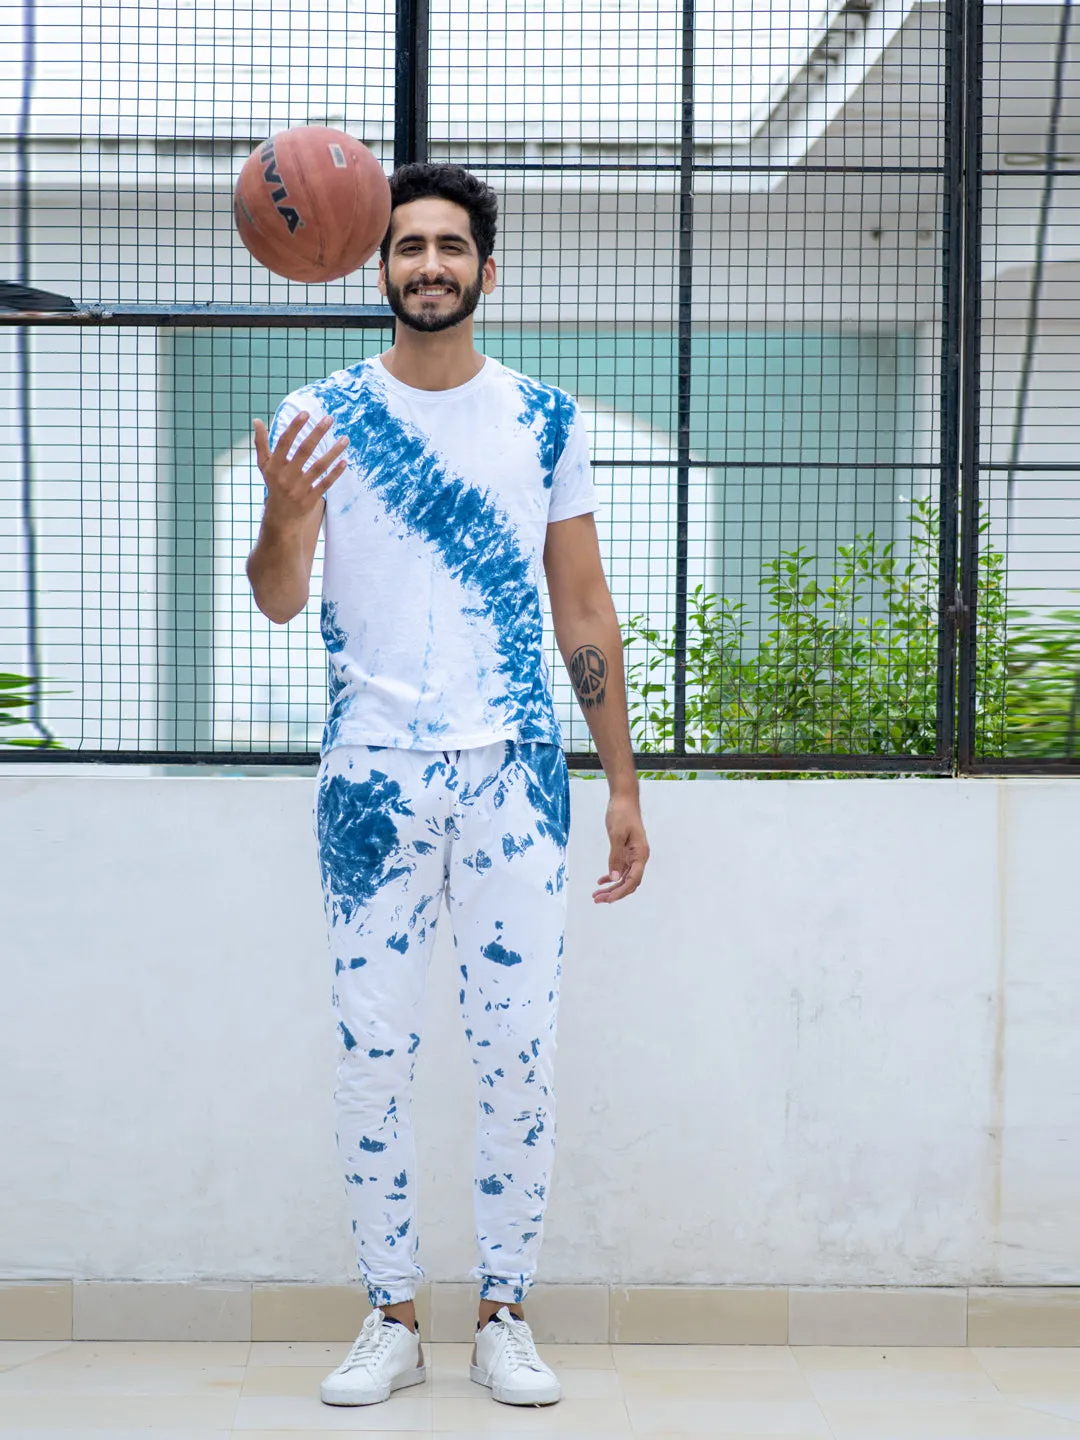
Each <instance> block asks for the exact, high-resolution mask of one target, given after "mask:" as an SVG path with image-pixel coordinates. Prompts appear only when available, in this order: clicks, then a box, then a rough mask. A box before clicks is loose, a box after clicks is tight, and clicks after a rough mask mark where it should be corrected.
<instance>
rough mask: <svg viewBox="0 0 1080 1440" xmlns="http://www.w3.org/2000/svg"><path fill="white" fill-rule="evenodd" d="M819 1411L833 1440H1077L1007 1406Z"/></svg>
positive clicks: (1063, 1426) (828, 1407)
mask: <svg viewBox="0 0 1080 1440" xmlns="http://www.w3.org/2000/svg"><path fill="white" fill-rule="evenodd" d="M822 1409H823V1410H824V1412H825V1415H826V1417H827V1419H828V1421H829V1423H830V1425H831V1426H832V1428H833V1433H834V1435H835V1436H836V1440H1080V1423H1074V1422H1072V1421H1069V1420H1065V1419H1062V1418H1060V1417H1058V1416H1055V1415H1047V1414H1045V1413H1042V1412H1040V1411H1037V1410H1031V1409H1027V1408H1025V1407H1023V1406H1020V1405H1011V1404H1009V1403H1008V1402H1007V1401H1003V1402H1001V1403H994V1402H989V1403H987V1402H976V1403H973V1404H966V1403H959V1404H942V1405H933V1404H915V1403H908V1402H904V1401H895V1400H888V1401H884V1402H877V1403H869V1402H857V1401H835V1402H833V1403H831V1404H825V1405H823V1406H822Z"/></svg>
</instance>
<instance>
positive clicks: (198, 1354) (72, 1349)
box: [42, 1340, 251, 1370]
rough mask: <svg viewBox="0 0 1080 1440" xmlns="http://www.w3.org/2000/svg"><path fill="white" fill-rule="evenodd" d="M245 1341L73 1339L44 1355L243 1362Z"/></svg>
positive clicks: (68, 1361) (57, 1359) (63, 1360)
mask: <svg viewBox="0 0 1080 1440" xmlns="http://www.w3.org/2000/svg"><path fill="white" fill-rule="evenodd" d="M250 1349H251V1346H250V1344H249V1342H248V1341H247V1340H225V1341H215V1340H75V1341H72V1342H71V1343H70V1344H68V1345H66V1346H64V1348H63V1349H62V1350H58V1351H56V1352H55V1353H53V1354H51V1355H49V1356H47V1357H45V1358H44V1360H43V1361H42V1363H44V1364H49V1365H74V1366H87V1365H98V1364H101V1363H105V1364H109V1365H143V1364H145V1365H176V1366H182V1367H188V1368H190V1369H195V1370H198V1369H202V1368H203V1367H206V1366H214V1365H246V1364H247V1358H248V1351H249V1350H250Z"/></svg>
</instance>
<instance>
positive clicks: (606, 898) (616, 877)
mask: <svg viewBox="0 0 1080 1440" xmlns="http://www.w3.org/2000/svg"><path fill="white" fill-rule="evenodd" d="M644 873H645V861H644V860H641V859H636V860H631V861H630V862H629V864H628V865H627V866H626V869H625V870H616V869H613V870H612V871H611V873H610V874H608V875H601V876H600V879H599V882H598V883H599V885H600V889H599V890H594V891H593V897H592V898H593V899H594V900H595V902H596V903H597V905H611V904H613V903H614V902H615V901H616V900H624V899H625V898H626V896H627V895H632V894H633V893H634V891H635V890H636V889H637V888H638V886H639V885H640V884H641V879H642V876H643V875H644Z"/></svg>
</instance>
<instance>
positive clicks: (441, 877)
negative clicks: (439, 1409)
mask: <svg viewBox="0 0 1080 1440" xmlns="http://www.w3.org/2000/svg"><path fill="white" fill-rule="evenodd" d="M316 825H317V831H318V837H319V854H320V862H321V867H322V876H323V892H324V896H325V901H326V914H327V921H328V925H329V931H330V947H331V958H332V960H333V963H334V971H335V979H334V989H333V1004H334V1011H335V1015H336V1018H337V1021H338V1035H339V1038H340V1042H341V1053H340V1060H339V1064H338V1072H337V1088H336V1091H335V1099H336V1106H337V1138H338V1151H339V1155H340V1158H341V1160H342V1162H343V1164H344V1168H345V1180H346V1187H347V1192H348V1196H349V1206H350V1212H351V1218H352V1228H353V1234H354V1237H355V1241H356V1250H357V1260H358V1264H359V1268H360V1273H361V1275H362V1276H363V1277H364V1279H365V1281H366V1282H367V1287H368V1294H369V1297H370V1300H371V1303H372V1305H392V1304H396V1303H399V1302H401V1301H404V1300H409V1299H411V1298H412V1296H413V1294H414V1292H415V1290H416V1285H417V1282H418V1281H419V1280H420V1279H421V1278H422V1277H423V1273H424V1272H423V1271H422V1270H421V1268H420V1266H419V1265H418V1264H417V1261H416V1244H417V1234H416V1215H415V1208H414V1197H415V1181H416V1156H415V1148H414V1143H413V1130H412V1118H411V1091H412V1079H413V1070H414V1065H415V1059H416V1051H417V1048H418V1046H419V1044H420V1033H421V1023H420V1018H419V1017H420V1014H421V1007H422V1002H423V996H424V990H425V984H426V979H427V969H428V960H429V958H430V954H431V947H432V944H433V942H434V938H435V922H436V918H437V915H438V911H439V907H440V901H441V898H442V896H443V894H444V892H445V894H446V898H447V904H448V908H449V914H450V920H451V924H452V926H453V931H454V943H455V946H456V949H457V957H456V958H457V960H458V961H459V962H460V967H461V992H460V1001H461V1009H462V1015H463V1018H464V1022H465V1035H466V1038H467V1039H468V1042H469V1047H470V1051H471V1054H472V1058H473V1064H474V1065H475V1067H476V1076H477V1082H478V1092H479V1093H478V1100H479V1113H478V1133H477V1149H476V1171H475V1179H474V1198H475V1212H476V1234H477V1244H478V1248H479V1253H480V1263H479V1265H478V1266H477V1268H476V1270H475V1271H474V1272H473V1273H474V1275H475V1277H476V1278H477V1279H479V1280H480V1282H481V1294H482V1296H483V1297H484V1298H487V1299H492V1300H506V1301H519V1300H521V1299H522V1298H523V1297H524V1295H525V1292H526V1291H527V1290H528V1289H529V1287H530V1285H531V1283H532V1277H533V1274H534V1271H535V1269H536V1261H537V1256H538V1252H539V1248H540V1242H541V1238H542V1233H543V1224H544V1209H545V1204H546V1199H547V1189H548V1182H549V1176H550V1171H551V1165H552V1160H553V1158H554V1148H555V1099H554V1092H553V1086H552V1068H553V1062H554V1052H555V1018H556V1011H557V1008H558V1001H559V976H560V973H561V964H560V958H561V956H562V949H563V926H564V920H565V913H566V841H567V831H568V828H569V784H568V779H567V771H566V762H565V759H564V758H563V753H562V750H561V749H560V748H559V747H558V746H555V745H535V744H514V743H511V742H506V741H502V742H500V743H498V744H496V745H489V746H485V747H483V748H479V749H474V750H460V751H454V750H450V751H445V752H443V751H438V752H432V751H416V750H394V749H379V748H376V747H369V746H342V747H340V748H337V749H333V750H331V751H329V753H328V754H327V755H326V756H324V758H323V762H322V765H321V767H320V770H319V780H318V790H317V798H316Z"/></svg>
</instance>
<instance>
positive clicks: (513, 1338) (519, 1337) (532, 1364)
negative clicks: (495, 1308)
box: [499, 1315, 543, 1370]
mask: <svg viewBox="0 0 1080 1440" xmlns="http://www.w3.org/2000/svg"><path fill="white" fill-rule="evenodd" d="M499 1323H500V1324H501V1325H504V1326H506V1350H507V1351H508V1352H509V1357H508V1358H509V1359H510V1360H512V1361H513V1362H514V1364H515V1365H528V1366H529V1368H530V1369H533V1370H539V1369H541V1368H542V1367H543V1361H542V1360H541V1359H540V1356H539V1355H538V1354H537V1353H536V1346H535V1344H534V1343H533V1338H532V1333H531V1331H530V1330H529V1327H528V1325H526V1323H525V1321H524V1320H517V1319H515V1318H514V1316H512V1315H511V1317H510V1320H509V1323H507V1321H505V1320H500V1322H499Z"/></svg>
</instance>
